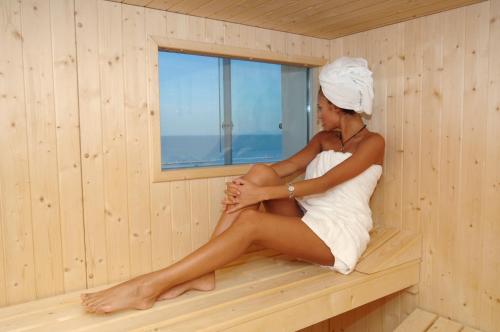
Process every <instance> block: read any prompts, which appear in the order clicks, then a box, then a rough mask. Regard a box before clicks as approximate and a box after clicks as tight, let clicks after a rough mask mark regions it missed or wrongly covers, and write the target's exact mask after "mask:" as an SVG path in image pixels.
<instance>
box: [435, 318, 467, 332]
mask: <svg viewBox="0 0 500 332" xmlns="http://www.w3.org/2000/svg"><path fill="white" fill-rule="evenodd" d="M462 327H463V325H462V324H460V323H458V322H454V321H452V320H449V319H446V318H444V317H439V318H438V319H437V320H436V321H435V322H434V324H432V326H431V327H430V328H429V329H428V330H427V331H429V332H459V331H460V330H461V329H462Z"/></svg>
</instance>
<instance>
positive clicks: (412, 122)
mask: <svg viewBox="0 0 500 332" xmlns="http://www.w3.org/2000/svg"><path fill="white" fill-rule="evenodd" d="M403 34H404V50H403V54H402V55H403V58H404V59H403V60H404V79H405V83H404V90H403V95H404V98H403V124H402V126H403V129H402V130H403V172H404V177H403V188H402V193H403V198H402V206H403V214H402V218H403V220H404V223H403V228H404V229H408V230H411V231H414V232H420V231H421V225H420V223H419V216H420V211H421V208H420V200H419V197H420V196H419V192H420V188H419V185H420V178H419V176H420V148H421V146H420V139H421V138H420V134H421V119H420V113H421V112H422V109H421V107H422V65H423V64H422V52H423V50H422V20H412V21H409V22H406V23H405V24H404V31H403Z"/></svg>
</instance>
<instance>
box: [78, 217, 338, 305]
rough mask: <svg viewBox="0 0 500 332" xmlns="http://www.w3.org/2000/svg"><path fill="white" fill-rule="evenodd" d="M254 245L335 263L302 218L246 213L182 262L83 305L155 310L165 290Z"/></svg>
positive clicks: (102, 293)
mask: <svg viewBox="0 0 500 332" xmlns="http://www.w3.org/2000/svg"><path fill="white" fill-rule="evenodd" d="M251 244H258V245H262V246H264V247H265V248H270V249H274V250H277V251H279V252H282V253H284V254H286V255H289V256H292V257H297V258H299V259H302V260H305V261H310V262H313V263H318V264H322V265H333V264H334V262H335V257H334V256H333V255H332V253H331V251H330V249H329V248H328V246H326V244H325V243H324V242H323V241H322V240H321V239H320V238H319V237H318V236H317V235H316V234H314V232H313V231H312V230H311V229H310V228H309V227H308V226H307V225H306V224H305V223H303V222H300V218H299V217H286V216H280V215H276V214H271V213H262V212H258V211H255V210H246V211H244V212H242V213H241V214H240V216H239V217H238V219H237V220H236V221H235V222H234V223H233V225H231V227H229V228H228V229H227V230H226V231H225V232H223V233H222V234H220V235H219V236H217V237H216V238H214V239H212V240H211V241H210V242H208V243H206V244H204V245H203V246H201V247H200V248H198V249H197V250H195V251H194V252H192V253H191V254H189V255H188V256H186V257H184V258H183V259H181V260H180V261H178V262H176V263H174V264H172V265H170V266H169V267H166V268H164V269H161V270H158V271H155V272H151V273H148V274H146V275H143V276H139V277H137V278H134V279H132V280H129V281H127V282H125V283H122V284H119V285H117V286H115V287H112V288H110V289H107V290H105V291H102V292H99V293H98V294H97V295H96V296H94V297H92V298H88V299H86V300H84V303H83V305H84V306H85V308H86V310H87V311H89V312H97V313H103V312H113V311H117V310H121V309H125V308H137V309H147V308H150V307H151V306H153V305H154V302H155V301H156V299H157V297H158V296H159V295H160V294H162V293H163V292H164V291H165V290H166V289H168V288H171V287H172V286H174V285H178V284H180V283H183V282H185V281H187V280H192V279H194V278H197V277H199V276H202V275H205V274H207V273H209V272H212V271H214V270H216V269H217V268H220V267H222V266H224V265H225V264H227V263H228V262H231V261H232V260H234V259H236V258H237V257H239V256H241V255H242V254H243V253H244V252H245V250H246V249H247V248H249V247H250V245H251Z"/></svg>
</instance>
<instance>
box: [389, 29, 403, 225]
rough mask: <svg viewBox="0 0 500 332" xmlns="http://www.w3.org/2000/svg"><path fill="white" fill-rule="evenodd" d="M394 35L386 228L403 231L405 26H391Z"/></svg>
mask: <svg viewBox="0 0 500 332" xmlns="http://www.w3.org/2000/svg"><path fill="white" fill-rule="evenodd" d="M387 29H389V30H388V31H387V32H386V33H387V35H389V36H391V38H389V44H388V45H387V46H388V48H387V49H386V50H387V53H386V54H385V56H386V59H387V61H386V66H387V72H386V73H387V75H388V76H387V95H386V98H387V102H386V107H387V109H386V114H387V116H386V136H385V142H386V143H385V160H384V174H385V176H384V182H385V183H384V206H385V209H384V218H385V225H386V226H394V227H397V228H402V224H403V218H402V213H403V211H402V190H401V189H402V185H403V183H402V180H403V135H402V130H401V128H402V126H403V116H402V112H401V109H402V108H403V90H404V71H403V65H404V62H403V59H402V57H401V55H402V54H403V52H404V51H403V43H404V40H403V37H404V36H403V32H404V30H403V25H402V24H395V25H391V26H390V27H387Z"/></svg>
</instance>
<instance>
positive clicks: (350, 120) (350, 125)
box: [340, 115, 364, 142]
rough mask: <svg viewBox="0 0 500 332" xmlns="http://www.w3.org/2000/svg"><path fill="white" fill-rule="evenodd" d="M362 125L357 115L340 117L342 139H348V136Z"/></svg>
mask: <svg viewBox="0 0 500 332" xmlns="http://www.w3.org/2000/svg"><path fill="white" fill-rule="evenodd" d="M363 126H364V123H363V120H361V117H360V116H359V115H355V116H349V115H345V116H343V117H342V118H340V132H341V133H342V140H343V141H344V142H345V141H346V140H348V139H349V137H351V136H352V135H354V134H356V132H358V131H359V130H360V129H361V128H362V127H363ZM359 135H361V134H359ZM359 135H358V136H359Z"/></svg>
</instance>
